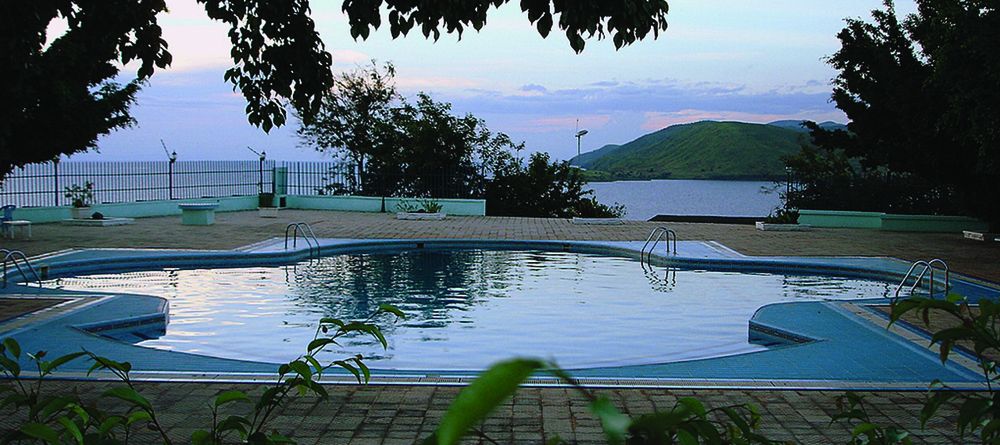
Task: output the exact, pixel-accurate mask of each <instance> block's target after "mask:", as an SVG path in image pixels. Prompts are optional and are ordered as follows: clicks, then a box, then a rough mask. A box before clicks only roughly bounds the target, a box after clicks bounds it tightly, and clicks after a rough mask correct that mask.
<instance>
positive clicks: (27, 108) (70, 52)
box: [0, 0, 668, 178]
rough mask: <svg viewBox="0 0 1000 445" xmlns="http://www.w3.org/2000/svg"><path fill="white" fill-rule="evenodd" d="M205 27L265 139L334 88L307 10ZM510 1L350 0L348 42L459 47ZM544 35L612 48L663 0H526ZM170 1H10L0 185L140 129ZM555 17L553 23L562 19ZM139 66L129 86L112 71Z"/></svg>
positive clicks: (0, 81)
mask: <svg viewBox="0 0 1000 445" xmlns="http://www.w3.org/2000/svg"><path fill="white" fill-rule="evenodd" d="M198 2H199V3H200V4H202V5H203V6H204V7H205V11H206V13H207V15H208V17H210V18H212V19H214V20H218V21H221V22H224V23H226V24H227V25H229V27H230V30H229V38H230V40H231V42H232V45H233V48H232V51H231V55H232V58H233V64H234V65H233V67H232V68H230V69H229V70H227V71H226V73H225V76H224V78H225V80H226V81H228V82H230V83H232V84H233V87H234V89H239V90H240V91H241V92H242V94H243V96H244V98H245V99H246V101H247V108H246V112H247V120H248V121H249V123H250V124H252V125H255V126H258V127H260V128H261V129H263V130H264V131H265V132H267V131H270V130H271V128H273V127H275V126H281V125H283V124H284V123H285V120H286V106H287V105H291V106H293V107H294V108H295V109H296V111H297V112H298V113H300V114H301V115H303V116H310V115H311V114H313V113H315V112H317V111H318V110H319V109H320V106H321V101H322V97H323V94H324V92H325V91H327V90H328V89H329V88H331V87H332V86H333V85H334V76H333V73H332V72H331V69H330V68H331V66H332V63H333V59H332V57H331V56H330V54H329V52H327V51H326V49H325V47H324V45H323V42H322V40H321V39H320V37H319V34H318V33H317V32H316V29H315V23H314V22H313V20H312V18H310V16H309V9H310V8H309V5H310V4H309V0H281V1H274V0H198ZM508 2H510V0H471V1H463V2H451V1H429V2H415V1H412V0H344V2H343V4H342V9H343V10H344V12H345V13H346V14H347V16H348V20H349V22H350V27H351V36H352V37H354V38H355V39H357V38H362V39H365V38H368V36H369V35H370V34H371V32H372V31H373V30H376V29H378V28H379V27H380V26H381V25H382V20H383V19H382V14H383V12H384V13H386V14H387V17H388V23H389V28H390V33H391V34H392V35H393V37H399V36H402V35H406V34H408V33H409V32H410V30H411V29H413V28H414V27H419V29H420V31H421V32H422V34H423V35H424V36H425V37H428V38H431V37H433V38H434V39H437V38H439V37H440V35H441V33H442V31H444V32H446V33H455V34H457V35H458V36H459V37H461V35H462V33H463V32H464V31H465V30H466V29H467V28H469V27H472V28H473V29H475V30H479V29H481V28H482V27H483V26H485V24H486V18H487V15H488V13H489V12H490V11H491V9H495V8H499V7H501V6H503V5H504V4H506V3H508ZM520 6H521V9H522V11H524V12H525V13H527V16H528V20H529V21H530V22H531V23H532V24H534V25H535V26H536V28H537V30H538V32H539V34H541V35H542V37H545V36H547V35H548V34H549V32H550V31H551V30H552V28H553V26H557V27H558V28H559V29H560V30H562V31H563V32H564V33H565V35H566V38H567V39H568V41H569V44H570V46H571V47H572V48H573V50H575V51H577V52H579V51H582V50H583V48H584V45H585V38H591V37H594V38H597V39H603V38H605V37H608V36H610V38H611V39H612V40H613V42H614V44H615V47H616V48H621V47H622V46H625V45H629V44H632V43H634V42H636V41H638V40H641V39H643V38H645V37H647V36H648V35H649V34H652V35H653V37H654V38H655V37H657V36H658V35H659V32H660V31H663V30H665V29H666V27H667V21H666V15H667V11H668V5H667V2H666V0H616V1H612V0H601V1H595V2H577V1H574V0H522V1H521V2H520ZM166 9H167V8H166V4H165V3H164V1H163V0H104V1H87V0H53V1H13V0H10V1H4V2H3V4H2V6H0V48H2V50H0V97H3V98H4V100H3V101H2V102H0V178H2V177H3V176H4V175H6V174H7V173H8V172H10V170H11V169H13V168H14V167H16V166H21V165H24V164H26V163H31V162H40V161H47V160H50V159H52V158H53V157H56V156H59V155H63V154H67V155H68V154H73V153H78V152H82V151H87V150H89V149H92V148H95V147H96V141H97V138H98V137H99V136H100V135H102V134H107V133H109V132H111V131H113V130H115V129H119V128H123V127H127V126H129V125H131V124H132V123H133V122H134V121H133V119H132V117H131V115H130V114H129V113H128V109H129V106H130V105H131V104H132V103H133V102H134V100H135V93H136V92H137V91H138V89H139V87H140V86H141V84H142V83H143V82H144V81H145V80H147V79H148V78H149V77H150V76H152V75H153V73H154V71H155V69H156V68H164V67H166V66H168V65H169V64H170V62H171V56H170V53H169V52H168V51H167V42H165V41H164V40H163V38H162V32H161V29H160V27H159V25H158V24H157V17H158V16H159V14H162V13H164V12H166ZM557 17H558V21H557V20H556V18H557ZM56 19H65V20H66V23H67V25H68V31H67V32H66V33H65V34H64V35H62V36H59V37H58V38H56V39H54V40H53V41H52V42H51V44H47V42H48V36H47V35H46V29H47V28H48V26H49V24H50V23H51V22H52V21H53V20H56ZM130 61H138V63H139V69H138V71H137V72H136V73H135V76H134V78H133V79H132V80H130V81H128V82H126V83H125V84H124V85H121V84H118V83H116V82H114V81H112V79H115V78H116V77H117V76H118V75H119V69H118V67H117V66H116V65H115V64H116V63H121V64H122V65H124V64H126V63H128V62H130Z"/></svg>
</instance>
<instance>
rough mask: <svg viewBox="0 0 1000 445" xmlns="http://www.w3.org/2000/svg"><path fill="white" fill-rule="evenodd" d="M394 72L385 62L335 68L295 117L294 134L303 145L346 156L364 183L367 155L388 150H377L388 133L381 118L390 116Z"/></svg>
mask: <svg viewBox="0 0 1000 445" xmlns="http://www.w3.org/2000/svg"><path fill="white" fill-rule="evenodd" d="M395 75H396V69H395V67H393V65H392V64H391V63H386V64H385V65H384V67H383V68H382V69H381V70H380V69H379V67H378V64H376V62H375V61H372V64H371V67H370V68H369V69H364V68H359V69H357V70H355V71H351V72H346V73H343V74H340V75H339V76H337V77H336V78H335V79H334V83H333V88H331V90H330V91H329V94H326V95H324V96H323V99H322V105H321V106H320V108H319V109H318V110H317V111H316V112H315V113H314V114H312V115H305V116H300V117H299V122H300V125H299V128H298V130H297V134H298V136H299V139H300V140H301V141H302V143H303V144H304V145H306V146H310V147H313V148H315V149H317V150H319V151H322V152H325V153H330V154H333V155H339V156H341V157H342V158H344V159H347V160H349V161H351V163H353V164H354V166H355V168H356V171H357V175H358V177H359V179H360V182H361V183H362V184H364V183H365V182H366V180H367V178H368V175H367V172H368V164H369V161H370V160H372V158H374V159H375V160H376V162H378V161H379V160H382V158H385V157H387V156H389V155H387V154H382V153H380V150H383V149H385V148H386V147H387V146H389V145H390V144H388V143H387V141H384V140H383V139H384V138H385V137H387V136H388V135H389V134H391V130H389V129H387V128H385V124H386V123H388V122H391V121H392V108H393V106H394V103H398V102H399V101H400V100H401V98H400V96H399V93H397V92H396V86H395V84H394V78H395Z"/></svg>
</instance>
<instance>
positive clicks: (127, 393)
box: [0, 305, 403, 445]
mask: <svg viewBox="0 0 1000 445" xmlns="http://www.w3.org/2000/svg"><path fill="white" fill-rule="evenodd" d="M387 313H388V314H393V315H395V316H396V317H400V318H401V317H403V313H402V312H400V311H399V310H398V309H396V308H394V307H392V306H388V305H383V306H381V307H380V308H379V310H378V311H376V312H375V313H373V314H372V315H371V316H370V317H368V319H366V320H363V321H350V322H345V321H342V320H339V319H335V318H323V319H321V320H320V322H319V325H318V326H317V328H316V334H315V335H314V337H313V341H311V342H310V343H309V345H308V347H307V348H306V349H307V350H306V353H305V354H303V355H301V356H299V358H297V359H295V360H292V361H290V362H288V363H285V364H282V365H281V366H279V367H278V378H277V381H276V382H275V383H274V384H273V385H272V386H268V387H265V388H264V391H263V392H262V393H261V395H260V396H258V397H256V398H254V397H251V396H250V395H248V394H246V393H244V392H242V391H235V390H233V391H224V392H222V393H221V394H219V395H218V396H216V397H215V399H213V400H212V401H210V402H209V408H210V410H211V419H210V423H209V424H208V427H207V429H201V430H197V431H195V432H194V433H193V434H192V435H191V439H190V442H191V443H192V444H194V445H217V444H222V443H227V442H228V443H232V442H238V443H248V444H262V445H267V444H289V443H295V442H294V441H293V440H292V439H290V438H288V437H286V436H284V435H283V434H281V433H280V432H279V430H278V428H279V427H284V428H288V427H290V426H288V425H274V417H275V416H276V415H277V413H278V411H279V410H280V409H281V408H282V407H284V406H286V405H287V404H288V403H290V402H292V401H293V400H294V396H295V395H298V396H305V395H313V396H316V397H319V398H320V399H323V400H325V399H327V398H328V397H329V394H328V392H327V390H326V389H325V388H324V387H323V385H321V384H320V383H318V382H317V380H318V379H319V378H320V377H322V375H323V373H324V372H326V371H328V370H330V369H331V368H334V367H337V368H342V369H345V370H347V371H348V372H350V373H351V374H352V375H354V377H355V378H357V380H358V383H367V382H368V380H369V378H370V376H371V373H370V372H369V370H368V367H367V366H366V365H365V363H364V358H363V357H362V356H361V355H360V354H359V355H355V356H352V357H347V358H344V359H339V360H333V361H331V362H328V363H325V364H323V363H321V362H320V361H319V359H318V358H317V355H318V354H319V353H320V352H321V351H323V349H324V348H326V347H327V346H330V345H335V344H337V340H338V339H339V338H341V337H343V336H345V335H351V334H361V335H367V336H370V337H372V338H373V339H374V340H375V341H378V342H379V343H380V344H381V345H382V347H383V348H384V347H387V343H386V339H385V337H384V336H383V335H382V332H381V330H380V329H379V327H378V326H377V325H375V324H373V321H374V320H375V318H376V317H378V316H380V315H382V314H387ZM46 355H47V354H46V353H45V352H44V351H39V352H36V353H27V352H23V351H22V350H21V346H20V345H19V344H18V342H17V341H15V340H14V339H12V338H7V339H4V340H3V342H2V343H0V370H2V371H3V375H4V376H5V377H7V378H8V379H10V381H11V382H12V384H10V385H0V396H3V398H2V399H0V410H3V409H6V408H11V410H12V412H11V414H12V415H20V416H22V417H23V421H22V423H21V425H20V426H18V427H16V428H14V429H11V430H10V431H2V432H0V443H5V444H6V443H11V442H31V443H36V442H41V443H45V444H49V445H56V444H78V445H83V444H128V443H130V441H138V440H143V441H144V442H148V440H149V439H148V438H140V439H136V434H138V433H139V432H142V431H143V429H148V430H151V431H153V432H155V433H156V434H157V435H158V436H159V439H160V441H161V443H163V444H164V445H172V444H173V441H172V440H171V438H170V437H169V436H168V435H167V432H166V431H165V430H164V428H163V426H162V425H161V423H160V420H159V418H158V417H157V413H156V410H155V408H154V407H153V405H152V403H150V401H149V399H147V398H146V397H144V396H143V395H142V394H141V393H140V392H139V389H138V388H137V387H136V385H135V384H134V382H133V380H132V378H131V375H130V372H131V370H132V365H131V364H130V363H129V362H117V361H114V360H111V359H108V358H105V357H100V356H97V355H95V354H93V353H90V352H86V351H81V352H75V353H72V354H67V355H64V356H61V357H58V358H55V359H53V360H46ZM25 359H26V360H25ZM77 359H89V360H90V361H91V362H92V365H91V367H90V370H89V371H88V375H89V374H90V373H92V372H94V371H108V372H110V373H111V374H113V375H114V376H115V377H116V378H117V379H118V381H119V382H121V383H122V386H117V387H114V388H111V389H109V390H107V391H105V392H104V394H103V397H104V398H106V399H109V400H112V401H113V403H114V404H115V405H116V406H118V407H119V408H123V409H115V410H112V411H106V410H103V409H101V408H100V407H98V406H97V404H96V403H95V402H91V403H88V402H85V401H83V400H81V399H80V398H79V397H78V396H77V395H76V394H56V395H50V394H48V393H47V392H43V391H42V389H43V383H44V381H45V378H46V377H48V376H49V375H50V374H52V373H53V372H55V371H57V370H58V369H59V367H61V366H63V365H65V364H67V363H69V362H72V361H74V360H77ZM25 361H27V362H28V363H31V364H32V365H33V367H34V370H33V374H34V375H32V376H31V379H29V378H28V377H27V374H26V373H27V370H25V369H22V368H21V363H23V362H25ZM230 405H241V406H244V407H246V406H249V409H246V408H244V410H243V411H244V412H245V414H229V413H230V412H233V410H234V408H235V407H230ZM224 411H225V412H226V413H227V414H223V412H224Z"/></svg>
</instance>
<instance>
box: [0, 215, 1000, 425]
mask: <svg viewBox="0 0 1000 445" xmlns="http://www.w3.org/2000/svg"><path fill="white" fill-rule="evenodd" d="M292 221H305V222H308V223H310V224H311V225H312V226H313V228H314V229H315V231H316V232H317V235H318V236H319V237H321V238H358V239H364V238H383V239H384V238H395V239H400V238H453V239H454V238H470V239H523V240H545V239H549V240H553V239H557V240H591V241H634V240H643V239H645V237H646V235H648V233H649V231H650V230H651V229H652V228H653V227H656V226H659V225H667V226H669V227H671V228H673V229H674V230H676V231H677V233H678V235H679V237H680V239H681V240H704V241H717V242H718V243H720V244H722V245H724V246H726V247H729V248H732V249H734V250H735V251H737V252H739V253H742V254H747V255H754V256H817V255H822V256H829V255H847V256H879V257H897V258H902V259H905V260H915V259H930V258H937V257H940V258H944V259H946V260H947V261H948V262H949V264H950V265H951V267H952V269H953V270H955V271H958V272H961V273H964V274H966V275H970V276H974V277H979V278H982V279H985V280H989V281H994V282H996V281H1000V246H994V245H988V244H984V243H977V242H973V241H967V240H964V239H962V238H961V236H960V235H950V234H913V233H892V232H880V231H870V230H846V229H844V230H833V229H816V230H813V231H810V232H793V233H789V232H777V233H775V232H759V231H756V230H755V229H754V228H753V227H751V226H737V225H717V224H695V223H670V224H661V223H648V222H628V223H626V224H623V225H613V226H579V225H573V224H571V223H569V222H568V221H566V220H556V219H539V218H491V217H453V218H449V219H448V220H445V221H438V222H434V221H398V220H395V219H393V218H392V216H391V215H382V214H361V213H344V212H321V211H282V212H281V213H280V214H279V218H278V219H264V218H259V217H258V215H257V213H256V212H239V213H220V214H218V215H217V220H216V225H214V226H207V227H191V226H181V225H180V218H179V217H164V218H147V219H140V220H137V222H136V224H135V225H132V226H120V227H113V228H89V227H73V228H67V227H65V226H60V225H55V224H49V225H39V226H37V228H36V230H35V234H34V236H35V239H34V240H32V241H20V240H18V241H14V242H5V246H4V247H6V248H17V249H22V250H25V251H26V252H27V253H28V254H29V255H39V254H44V253H51V252H54V251H59V250H63V249H67V248H73V247H103V248H108V247H129V248H135V247H149V248H169V249H178V248H182V249H220V250H226V249H234V248H237V247H240V246H244V245H249V244H252V243H255V242H259V241H261V240H265V239H268V238H272V237H275V236H279V235H281V234H282V233H283V230H284V227H285V226H286V225H287V224H288V223H289V222H292ZM734 254H736V253H734ZM64 304H65V303H64ZM53 309H54V308H51V309H49V310H53ZM29 317H30V316H29ZM16 321H18V320H14V322H16ZM876 321H877V319H876ZM917 340H919V339H917ZM56 384H57V385H73V386H75V387H78V388H82V390H83V391H84V392H87V393H91V394H98V393H99V392H100V391H102V390H103V389H104V388H106V387H107V385H108V384H107V383H102V382H59V383H56ZM144 385H146V387H148V388H149V389H150V390H149V394H148V395H149V396H150V398H151V399H152V400H153V401H154V404H156V405H158V406H162V407H163V408H161V410H162V411H163V412H165V413H166V414H167V416H166V419H168V423H169V424H171V425H173V426H171V427H168V428H171V434H172V435H175V436H176V437H177V438H183V437H186V436H188V434H189V432H190V431H189V430H188V429H189V428H190V427H191V425H192V421H193V420H195V419H197V418H198V416H199V415H202V414H203V413H200V411H198V410H199V409H203V406H204V402H203V400H204V399H205V398H207V397H208V396H209V395H211V394H214V393H216V392H218V391H220V390H222V389H225V388H228V387H229V386H232V385H224V384H220V383H172V382H166V383H146V384H144ZM457 390H458V389H457V388H454V387H448V386H430V387H428V386H421V385H372V386H368V387H356V386H338V387H337V388H336V390H335V391H332V392H333V393H334V397H333V399H332V400H330V401H328V402H326V403H322V404H317V403H315V401H311V402H306V403H305V404H304V405H305V408H303V406H291V407H289V408H287V409H286V410H285V412H284V413H283V416H288V417H287V419H288V420H290V421H291V420H292V419H294V422H295V424H296V425H297V427H296V426H291V425H289V426H288V427H287V428H288V429H289V430H294V431H295V436H296V437H297V438H298V439H299V440H300V443H303V444H308V443H348V442H349V443H412V442H413V441H414V439H416V438H418V437H422V436H425V435H427V434H429V432H430V430H431V428H432V427H433V425H435V423H436V420H437V418H439V417H440V416H441V415H442V414H443V412H444V409H445V408H446V406H447V403H448V402H450V400H451V398H453V397H454V395H455V394H456V393H457ZM601 391H603V392H606V393H607V394H609V396H611V397H612V400H615V401H616V403H617V404H618V405H619V406H620V407H621V408H623V409H625V410H626V411H628V412H632V413H642V412H648V411H650V410H652V409H653V408H659V409H663V408H668V407H669V406H670V404H672V401H673V400H675V399H676V397H678V396H684V395H689V394H695V395H697V396H699V397H702V398H703V399H705V400H706V401H708V402H709V403H710V404H712V405H721V404H729V403H741V402H748V401H749V402H754V403H756V404H758V405H760V406H761V407H762V410H763V412H764V426H765V431H767V432H768V433H770V434H771V435H772V436H773V437H775V438H779V439H785V440H792V441H795V442H801V443H830V442H843V441H844V440H843V439H844V438H845V437H846V432H847V428H846V426H844V425H841V424H832V425H831V424H830V422H829V413H830V412H832V410H833V408H834V407H833V399H834V397H836V395H838V394H839V392H831V391H802V390H797V389H788V388H785V389H783V390H778V389H767V390H760V389H758V390H748V389H729V390H717V389H661V388H624V387H621V388H613V389H604V390H601ZM869 399H870V400H871V401H872V403H873V406H874V411H875V412H876V413H877V414H876V416H875V417H876V418H879V419H883V420H885V421H889V420H895V421H896V422H897V423H898V424H900V425H902V426H904V427H907V428H910V429H911V430H912V432H913V433H914V434H915V436H916V437H915V438H916V439H917V442H918V443H960V441H959V439H958V438H957V434H956V433H955V432H954V431H952V430H951V429H950V428H948V427H946V426H945V425H943V424H940V423H939V424H934V423H932V424H931V425H930V426H929V430H927V431H920V430H919V428H918V425H919V422H918V420H917V419H918V416H919V409H920V405H921V401H922V399H923V395H922V394H920V393H919V392H910V391H892V390H890V391H881V392H875V393H871V394H870V396H869ZM293 416H296V417H293ZM301 416H304V417H301ZM194 424H197V422H195V423H194ZM2 426H4V421H3V420H0V427H2ZM484 430H485V431H487V432H493V434H491V437H493V438H494V439H497V440H498V441H499V442H501V443H505V442H532V443H537V442H541V441H542V439H543V438H545V437H549V436H551V435H552V434H559V435H560V436H562V437H563V438H564V439H567V440H570V441H575V442H576V443H600V442H601V434H600V430H599V426H598V424H597V422H596V421H595V420H594V419H593V418H592V417H591V416H590V415H589V414H587V413H586V409H585V404H584V402H583V401H582V400H581V399H580V398H579V397H578V396H576V395H575V394H573V393H571V392H569V391H568V390H567V389H565V388H546V387H539V388H528V389H525V390H523V391H522V393H520V395H519V396H518V397H517V398H515V399H514V400H513V401H512V402H510V403H508V404H507V405H506V406H505V407H504V408H503V409H502V411H501V412H500V413H498V414H497V416H495V418H494V419H493V420H491V421H490V422H487V424H486V425H485V427H484Z"/></svg>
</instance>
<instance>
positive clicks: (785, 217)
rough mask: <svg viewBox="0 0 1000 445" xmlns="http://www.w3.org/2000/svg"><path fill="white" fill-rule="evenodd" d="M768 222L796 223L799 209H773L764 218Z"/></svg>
mask: <svg viewBox="0 0 1000 445" xmlns="http://www.w3.org/2000/svg"><path fill="white" fill-rule="evenodd" d="M764 222H766V223H768V224H798V222H799V211H798V210H795V209H775V210H774V211H773V212H771V213H770V214H768V215H767V216H766V217H765V218H764Z"/></svg>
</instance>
